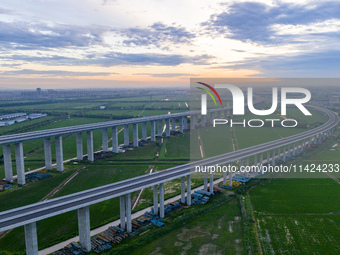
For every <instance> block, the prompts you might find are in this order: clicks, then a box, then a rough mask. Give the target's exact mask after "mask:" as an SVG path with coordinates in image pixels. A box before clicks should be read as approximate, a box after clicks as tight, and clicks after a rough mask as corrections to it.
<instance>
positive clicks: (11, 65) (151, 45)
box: [0, 0, 340, 90]
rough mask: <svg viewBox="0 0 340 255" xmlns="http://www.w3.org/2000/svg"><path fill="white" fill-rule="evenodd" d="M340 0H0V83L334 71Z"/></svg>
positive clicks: (165, 82) (112, 83) (179, 81)
mask: <svg viewBox="0 0 340 255" xmlns="http://www.w3.org/2000/svg"><path fill="white" fill-rule="evenodd" d="M339 38H340V1H338V0H337V1H320V0H319V1H298V0H287V1H286V0H283V1H265V0H262V1H249V0H248V1H232V0H231V1H224V2H223V1H206V0H205V1H203V0H202V1H198V0H180V1H178V0H171V1H165V0H138V1H137V0H134V1H130V0H92V1H90V0H45V1H43V0H41V1H38V0H30V1H27V0H2V1H1V2H0V50H1V54H0V66H1V69H0V73H1V76H0V89H2V90H4V89H25V88H26V89H32V88H36V87H41V88H43V89H47V88H55V89H58V88H60V89H64V88H82V87H83V88H89V87H95V88H105V87H110V88H113V87H116V86H145V87H147V86H157V87H161V86H167V87H170V86H173V87H177V86H182V87H184V86H189V79H190V77H192V78H197V77H211V78H215V77H304V78H308V77H320V78H323V77H340V75H339V73H340V43H339Z"/></svg>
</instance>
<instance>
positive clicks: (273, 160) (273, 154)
mask: <svg viewBox="0 0 340 255" xmlns="http://www.w3.org/2000/svg"><path fill="white" fill-rule="evenodd" d="M272 166H275V149H273V153H272Z"/></svg>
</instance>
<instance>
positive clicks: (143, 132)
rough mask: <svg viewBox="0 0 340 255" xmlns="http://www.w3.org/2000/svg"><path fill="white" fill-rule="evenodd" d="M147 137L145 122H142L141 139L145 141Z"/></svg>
mask: <svg viewBox="0 0 340 255" xmlns="http://www.w3.org/2000/svg"><path fill="white" fill-rule="evenodd" d="M147 139H148V132H147V129H146V122H143V123H142V140H143V141H146V140H147Z"/></svg>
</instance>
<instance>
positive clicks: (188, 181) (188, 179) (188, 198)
mask: <svg viewBox="0 0 340 255" xmlns="http://www.w3.org/2000/svg"><path fill="white" fill-rule="evenodd" d="M187 205H189V206H190V205H191V175H190V174H189V175H187Z"/></svg>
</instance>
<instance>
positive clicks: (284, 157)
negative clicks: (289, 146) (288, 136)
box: [282, 145, 286, 161]
mask: <svg viewBox="0 0 340 255" xmlns="http://www.w3.org/2000/svg"><path fill="white" fill-rule="evenodd" d="M282 159H283V161H286V145H285V146H283V155H282Z"/></svg>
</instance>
